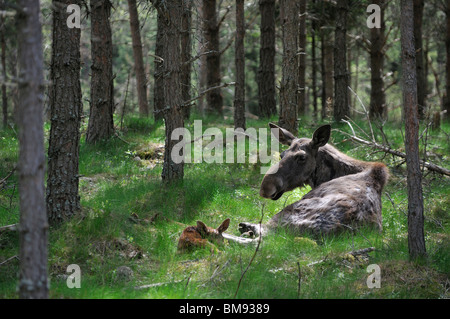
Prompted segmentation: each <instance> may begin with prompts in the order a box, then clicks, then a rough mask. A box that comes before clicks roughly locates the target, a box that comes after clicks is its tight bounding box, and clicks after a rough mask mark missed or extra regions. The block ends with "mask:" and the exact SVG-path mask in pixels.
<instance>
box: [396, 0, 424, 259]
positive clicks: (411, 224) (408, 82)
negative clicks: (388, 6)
mask: <svg viewBox="0 0 450 319" xmlns="http://www.w3.org/2000/svg"><path fill="white" fill-rule="evenodd" d="M400 12H401V17H400V19H401V25H400V28H401V50H402V70H403V108H404V113H405V150H406V167H407V189H408V247H409V255H410V258H411V259H417V258H419V257H424V256H425V255H426V250H425V238H424V231H423V221H424V218H423V195H422V181H421V179H422V173H421V171H420V164H419V140H418V136H419V113H418V107H417V80H416V61H415V56H416V50H415V45H414V13H413V3H412V1H410V0H401V10H400Z"/></svg>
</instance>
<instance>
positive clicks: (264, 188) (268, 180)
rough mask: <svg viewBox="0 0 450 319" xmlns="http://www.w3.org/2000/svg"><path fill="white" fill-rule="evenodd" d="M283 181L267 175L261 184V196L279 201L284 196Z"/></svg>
mask: <svg viewBox="0 0 450 319" xmlns="http://www.w3.org/2000/svg"><path fill="white" fill-rule="evenodd" d="M282 189H283V181H282V180H281V178H279V177H278V176H274V175H266V176H265V177H264V179H263V181H262V183H261V189H260V190H259V195H260V196H262V197H264V198H271V199H273V200H277V199H278V198H280V197H281V195H282V194H283V191H282Z"/></svg>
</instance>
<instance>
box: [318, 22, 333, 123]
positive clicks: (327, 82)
mask: <svg viewBox="0 0 450 319" xmlns="http://www.w3.org/2000/svg"><path fill="white" fill-rule="evenodd" d="M321 49H322V82H323V84H322V119H325V118H327V117H328V116H330V115H331V109H332V105H333V89H334V77H333V69H334V64H333V60H334V58H333V44H332V42H331V41H330V36H329V32H328V31H327V30H325V31H324V32H323V34H322V48H321Z"/></svg>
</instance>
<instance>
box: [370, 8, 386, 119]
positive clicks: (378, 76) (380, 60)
mask: <svg viewBox="0 0 450 319" xmlns="http://www.w3.org/2000/svg"><path fill="white" fill-rule="evenodd" d="M374 4H377V5H378V6H380V8H381V14H380V28H372V29H370V43H371V46H370V52H369V54H370V84H371V90H370V106H369V117H370V118H371V119H378V118H385V117H386V115H387V112H386V96H385V94H384V80H383V68H384V52H383V46H384V42H385V39H386V37H385V35H384V31H385V23H384V5H385V4H384V0H376V1H374Z"/></svg>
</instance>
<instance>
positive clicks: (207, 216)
mask: <svg viewBox="0 0 450 319" xmlns="http://www.w3.org/2000/svg"><path fill="white" fill-rule="evenodd" d="M192 122H193V121H188V122H187V123H186V127H187V128H188V129H190V130H191V129H193V128H192ZM227 125H228V126H230V127H232V121H231V120H228V122H227V121H225V122H224V121H220V122H219V121H218V120H216V121H214V118H207V119H205V120H203V129H206V128H207V127H214V126H217V127H219V128H220V129H221V130H223V131H224V130H225V128H226V126H227ZM317 125H318V124H315V125H314V127H313V126H311V125H301V127H300V133H299V134H300V135H301V136H306V137H310V136H311V135H312V132H313V131H314V129H315V128H316V126H317ZM359 125H360V126H361V127H363V128H364V127H365V125H366V124H365V123H364V122H361V123H359ZM251 126H253V127H266V126H267V121H262V120H251V121H249V123H248V127H251ZM123 127H124V130H123V131H121V132H118V133H119V136H120V138H117V137H114V138H112V139H110V140H109V141H105V142H103V143H100V144H97V145H95V146H92V145H87V144H85V143H84V138H82V143H81V150H80V175H81V176H82V177H81V178H80V195H81V203H82V211H81V213H80V214H79V215H78V216H76V217H75V218H73V219H72V220H70V221H68V222H67V223H65V224H63V225H61V226H59V227H57V228H51V229H50V239H49V248H50V253H49V275H50V278H51V297H53V298H195V299H197V298H232V297H233V296H234V294H235V292H236V289H237V282H238V281H239V279H240V278H241V276H242V272H243V270H244V269H245V268H246V267H247V265H248V263H249V261H250V259H251V257H252V255H253V253H254V250H255V246H253V245H250V246H239V245H236V244H233V243H225V244H224V245H223V246H219V247H217V248H218V249H217V251H215V252H213V253H212V252H211V251H210V250H209V249H206V248H205V249H199V250H196V251H193V252H189V253H185V254H179V253H177V250H176V245H177V240H178V238H179V235H180V234H181V231H182V230H183V227H184V226H183V225H194V224H195V222H196V221H197V220H202V221H204V222H205V223H206V224H207V225H208V226H213V227H217V226H219V224H220V223H221V222H222V221H223V220H224V219H226V218H231V225H230V228H229V230H228V231H227V232H229V233H232V234H235V235H238V224H239V222H241V221H251V222H258V221H259V219H260V218H261V208H262V206H263V205H265V207H264V212H265V214H264V219H263V221H264V222H267V221H268V220H269V219H270V218H271V216H273V215H274V214H276V213H277V212H278V211H280V210H281V209H282V208H283V207H284V206H285V205H288V204H290V203H293V202H294V201H296V200H299V199H300V198H301V197H302V196H303V195H304V194H306V193H307V192H308V191H309V188H303V189H296V190H295V191H292V192H290V193H288V194H285V195H283V197H282V198H280V199H279V200H278V201H268V200H266V199H263V198H261V197H260V196H259V184H260V182H261V179H262V175H261V174H260V171H259V168H260V166H259V164H249V163H243V164H214V163H212V164H208V163H195V164H186V166H185V178H184V180H183V182H182V183H179V184H174V185H165V184H162V183H161V178H160V175H161V171H162V169H161V161H162V158H160V157H158V156H159V155H158V154H156V153H152V154H153V155H151V156H153V157H151V158H149V159H140V160H139V159H137V158H136V156H137V155H136V154H138V153H139V152H144V151H148V150H151V149H152V148H153V149H154V148H155V145H156V146H157V145H160V144H163V143H164V126H163V123H162V122H159V123H155V122H154V121H153V120H152V119H146V118H139V117H135V116H127V117H125V119H124V123H123ZM333 127H336V126H335V125H333ZM398 127H399V125H398V124H397V123H387V124H386V125H385V127H384V133H385V135H386V136H387V138H388V140H389V142H390V143H391V145H392V147H393V148H397V149H401V148H402V147H403V145H402V137H401V133H400V131H399V129H398ZM340 128H341V129H344V130H345V129H346V127H345V126H342V127H340ZM449 132H450V127H449V126H448V125H444V126H443V127H442V131H433V132H431V131H430V133H429V135H428V150H429V153H428V155H427V156H435V157H433V158H436V160H437V161H439V164H440V165H447V166H448V156H449V154H450V149H449V144H448V137H446V136H448V133H449ZM376 134H379V133H376ZM224 136H225V135H224ZM377 138H378V139H379V140H380V141H381V140H382V138H383V136H382V135H381V134H379V135H377ZM332 143H333V144H335V145H336V146H337V147H338V148H339V149H341V150H342V151H344V152H346V153H347V154H349V155H351V156H354V157H356V158H359V159H362V160H372V161H373V160H381V161H383V162H386V163H387V164H388V165H389V166H390V168H391V175H392V177H391V180H390V183H389V184H388V186H387V187H386V189H385V191H386V194H384V195H383V198H382V202H383V228H384V229H383V232H382V233H379V232H377V231H374V230H370V229H362V230H359V231H357V232H354V233H344V234H341V235H337V236H330V237H324V238H316V237H312V236H309V235H308V234H305V235H304V236H301V237H300V236H298V235H297V236H295V235H293V234H291V233H288V232H285V231H282V230H281V231H279V232H277V233H275V234H274V235H273V236H270V237H268V238H267V239H265V240H263V241H262V243H261V246H260V247H259V250H258V253H257V254H256V257H255V259H254V261H253V262H252V264H251V265H250V267H249V270H248V271H247V273H246V274H245V276H244V277H243V279H242V284H241V287H240V288H239V291H238V294H237V298H297V297H300V298H372V297H388V298H396V297H405V298H416V297H425V298H437V297H443V296H445V289H446V288H445V284H444V283H445V279H447V278H448V274H449V272H450V270H449V264H450V263H449V258H450V257H449V256H450V248H449V216H448V212H449V206H450V205H449V204H450V200H449V195H448V194H449V193H450V182H449V180H448V178H443V177H442V176H439V175H435V174H433V173H427V176H426V177H425V178H424V198H425V214H426V215H425V235H426V240H427V241H426V242H427V250H428V254H429V258H428V261H427V264H426V265H415V264H411V263H409V262H408V247H407V218H406V214H407V196H406V186H405V185H406V183H405V178H404V176H405V175H404V164H402V165H399V164H400V162H399V161H398V159H395V158H393V157H391V156H386V155H385V154H384V153H377V152H376V151H375V150H368V149H367V148H363V147H360V146H359V145H355V144H352V143H350V142H349V141H346V137H345V136H344V135H341V134H339V133H338V132H333V134H332ZM0 146H1V150H2V151H1V154H0V162H1V163H2V164H1V165H0V177H1V176H5V175H6V174H7V172H8V171H9V170H10V169H12V167H13V165H14V163H15V161H16V160H17V141H16V139H15V135H14V132H13V131H11V130H7V131H1V132H0ZM396 166H398V167H396ZM16 182H17V179H16V176H13V177H12V178H11V180H10V184H9V185H10V186H11V187H12V185H13V184H14V183H16ZM11 193H12V189H11V188H10V189H8V191H5V190H2V192H0V198H1V201H2V202H1V207H0V222H1V225H6V224H11V223H14V222H17V221H18V216H19V210H18V196H17V190H15V193H14V194H13V195H12V196H10V195H11ZM10 201H11V207H10V205H9V204H10ZM366 247H375V249H376V250H375V251H374V252H372V253H370V258H369V259H364V260H362V259H361V260H354V259H351V258H349V257H348V256H347V257H346V253H348V252H350V251H353V250H357V249H361V248H366ZM0 248H1V249H0V262H1V261H2V260H6V258H9V257H11V256H13V255H15V254H17V253H18V240H17V234H15V233H1V234H0ZM369 263H377V264H380V265H381V266H382V269H383V271H385V272H386V278H385V281H383V283H384V284H383V285H384V286H383V287H382V289H379V290H377V291H376V290H370V289H368V288H367V286H366V279H367V275H368V274H367V272H366V267H367V265H368V264H369ZM70 264H78V265H79V266H80V267H81V269H82V288H81V289H69V288H67V285H66V277H64V275H65V274H66V268H67V266H68V265H70ZM120 266H127V267H129V268H130V269H132V271H133V276H132V277H131V278H130V279H129V281H126V280H125V281H124V280H120V278H119V276H118V268H119V267H120ZM383 267H387V268H383ZM424 269H425V270H424ZM17 271H18V261H16V260H13V261H10V262H8V263H6V264H4V265H1V266H0V296H1V297H2V298H15V297H17V295H16V290H15V287H16V281H17ZM402 272H404V273H405V274H408V275H409V276H410V277H411V278H415V279H414V280H416V279H417V278H422V279H423V283H425V286H426V287H425V288H423V289H420V287H419V288H418V287H413V286H414V282H415V281H413V279H411V280H410V279H408V278H409V277H408V278H406V279H405V281H402V280H401V279H399V277H401V273H402ZM382 276H383V274H382ZM416 277H417V278H416ZM382 278H383V277H382ZM402 278H404V277H402ZM417 280H418V279H417ZM152 283H158V284H159V285H156V286H155V287H150V288H146V289H134V288H135V287H136V286H143V285H146V284H152ZM299 283H300V289H299Z"/></svg>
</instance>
